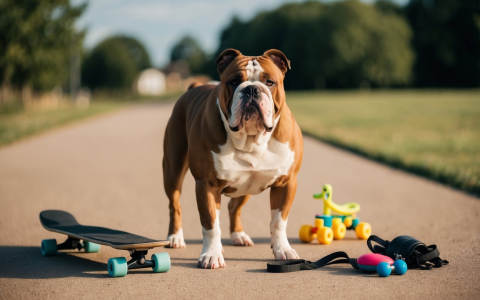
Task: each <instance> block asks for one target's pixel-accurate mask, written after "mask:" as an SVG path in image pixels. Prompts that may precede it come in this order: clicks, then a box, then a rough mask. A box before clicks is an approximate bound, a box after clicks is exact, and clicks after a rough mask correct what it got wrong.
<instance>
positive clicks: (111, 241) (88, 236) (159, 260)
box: [40, 210, 170, 277]
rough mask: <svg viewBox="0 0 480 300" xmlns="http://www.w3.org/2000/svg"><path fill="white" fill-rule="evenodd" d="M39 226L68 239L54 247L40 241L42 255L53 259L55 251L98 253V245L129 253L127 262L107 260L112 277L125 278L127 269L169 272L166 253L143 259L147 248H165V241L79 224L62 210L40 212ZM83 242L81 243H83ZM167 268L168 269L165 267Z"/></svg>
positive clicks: (114, 259)
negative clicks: (74, 250) (73, 250)
mask: <svg viewBox="0 0 480 300" xmlns="http://www.w3.org/2000/svg"><path fill="white" fill-rule="evenodd" d="M40 222H41V223H42V226H43V227H44V228H45V229H46V230H49V231H52V232H56V233H61V234H65V235H67V236H68V238H67V240H66V241H65V242H64V243H62V244H57V243H56V240H54V239H50V240H43V241H42V248H41V250H42V254H43V255H44V256H52V255H55V254H56V253H57V251H58V250H67V249H78V250H82V249H84V250H85V252H98V251H99V250H100V246H99V245H105V246H109V247H112V248H115V249H120V250H128V251H129V252H130V255H131V256H132V259H131V260H130V261H129V262H127V261H126V259H125V258H124V257H117V258H111V259H110V260H109V261H108V273H109V275H110V276H113V277H120V276H125V275H126V274H127V270H128V269H138V268H147V267H152V268H153V270H154V272H166V271H168V270H169V269H170V257H169V256H168V253H157V254H154V255H152V260H146V259H145V255H146V254H147V252H148V250H149V249H152V248H156V247H164V246H166V245H169V244H170V242H169V241H166V240H152V239H149V238H146V237H143V236H140V235H136V234H132V233H129V232H125V231H120V230H115V229H110V228H105V227H97V226H88V225H81V224H80V223H78V221H77V220H76V219H75V217H74V216H73V215H71V214H70V213H68V212H66V211H61V210H45V211H42V212H41V213H40ZM82 241H83V243H82ZM167 265H168V266H167Z"/></svg>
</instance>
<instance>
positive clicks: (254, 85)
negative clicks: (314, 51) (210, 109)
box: [217, 49, 289, 140]
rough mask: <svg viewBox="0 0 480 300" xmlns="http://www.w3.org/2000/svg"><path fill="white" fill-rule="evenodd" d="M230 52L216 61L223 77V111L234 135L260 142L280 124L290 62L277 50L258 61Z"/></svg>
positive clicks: (220, 99)
mask: <svg viewBox="0 0 480 300" xmlns="http://www.w3.org/2000/svg"><path fill="white" fill-rule="evenodd" d="M229 50H230V52H228V51H229ZM229 50H226V51H224V53H226V54H224V53H222V54H221V55H220V56H219V58H218V59H217V64H218V68H219V72H220V73H221V86H220V93H219V105H220V109H221V110H222V112H223V114H224V117H225V119H226V121H227V122H228V128H229V130H230V131H231V132H232V133H236V134H237V135H238V134H245V135H247V136H255V140H258V136H259V135H264V134H267V133H269V132H271V131H272V130H273V129H274V127H275V125H276V120H277V121H278V116H279V113H280V111H281V107H282V106H283V101H284V98H285V97H284V96H285V95H284V91H283V78H284V74H285V72H286V67H285V65H286V64H289V62H288V60H287V59H286V57H285V56H284V54H283V53H281V52H280V51H278V50H270V51H275V52H273V53H269V52H270V51H267V52H265V54H264V55H263V56H256V57H251V56H244V55H242V54H241V53H240V52H238V51H236V50H233V49H229ZM278 53H280V54H278ZM223 54H224V55H223ZM275 54H276V55H278V56H276V55H275ZM280 56H281V58H280ZM282 59H284V60H285V62H283V61H282ZM222 119H223V117H222Z"/></svg>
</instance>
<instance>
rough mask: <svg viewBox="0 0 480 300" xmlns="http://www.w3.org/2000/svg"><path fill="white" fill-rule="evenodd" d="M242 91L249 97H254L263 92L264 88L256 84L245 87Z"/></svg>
mask: <svg viewBox="0 0 480 300" xmlns="http://www.w3.org/2000/svg"><path fill="white" fill-rule="evenodd" d="M242 93H243V94H244V95H246V96H247V97H248V98H250V99H254V98H257V97H258V96H259V95H260V94H261V93H262V90H261V89H260V87H258V86H256V85H249V86H246V87H244V88H243V90H242Z"/></svg>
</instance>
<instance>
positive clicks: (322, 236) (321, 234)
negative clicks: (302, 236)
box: [317, 227, 333, 245]
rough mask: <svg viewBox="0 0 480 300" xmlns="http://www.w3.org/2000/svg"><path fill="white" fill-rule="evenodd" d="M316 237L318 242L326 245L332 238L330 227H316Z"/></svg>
mask: <svg viewBox="0 0 480 300" xmlns="http://www.w3.org/2000/svg"><path fill="white" fill-rule="evenodd" d="M317 239H318V242H319V243H320V244H325V245H328V244H330V243H331V242H332V240H333V232H332V228H330V227H322V228H318V231H317Z"/></svg>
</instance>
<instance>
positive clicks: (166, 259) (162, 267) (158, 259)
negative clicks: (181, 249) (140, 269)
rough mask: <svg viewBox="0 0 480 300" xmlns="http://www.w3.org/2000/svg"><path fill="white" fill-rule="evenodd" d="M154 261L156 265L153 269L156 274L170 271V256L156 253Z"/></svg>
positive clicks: (164, 253)
mask: <svg viewBox="0 0 480 300" xmlns="http://www.w3.org/2000/svg"><path fill="white" fill-rule="evenodd" d="M152 260H153V262H154V263H155V265H154V266H153V267H152V269H153V272H155V273H160V272H161V273H163V272H168V271H170V266H171V264H170V255H168V253H166V252H163V253H155V254H152Z"/></svg>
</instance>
